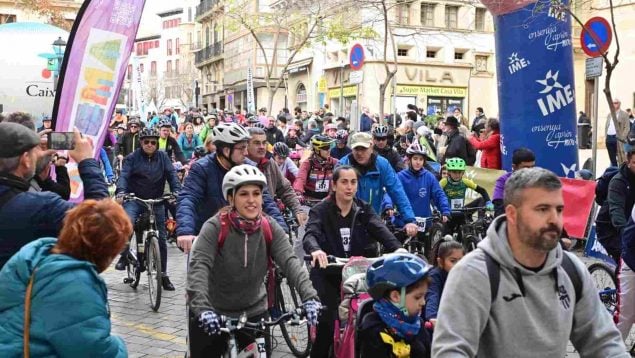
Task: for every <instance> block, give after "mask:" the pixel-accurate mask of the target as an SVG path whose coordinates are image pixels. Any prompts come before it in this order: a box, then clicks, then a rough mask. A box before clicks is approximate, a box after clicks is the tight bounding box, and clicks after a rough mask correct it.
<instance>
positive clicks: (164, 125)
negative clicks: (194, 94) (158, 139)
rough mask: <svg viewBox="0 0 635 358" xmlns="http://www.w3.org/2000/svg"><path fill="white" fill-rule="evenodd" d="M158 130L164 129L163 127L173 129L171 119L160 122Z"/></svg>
mask: <svg viewBox="0 0 635 358" xmlns="http://www.w3.org/2000/svg"><path fill="white" fill-rule="evenodd" d="M157 127H158V128H163V127H170V128H172V122H170V120H169V119H162V120H160V121H159V124H158V125H157Z"/></svg>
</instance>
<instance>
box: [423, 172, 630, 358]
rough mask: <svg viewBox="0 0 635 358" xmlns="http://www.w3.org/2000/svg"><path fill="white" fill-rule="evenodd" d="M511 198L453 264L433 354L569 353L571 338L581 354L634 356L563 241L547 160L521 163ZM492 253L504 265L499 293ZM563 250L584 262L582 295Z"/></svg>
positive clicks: (555, 182)
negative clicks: (541, 165) (542, 164)
mask: <svg viewBox="0 0 635 358" xmlns="http://www.w3.org/2000/svg"><path fill="white" fill-rule="evenodd" d="M504 205H505V215H504V216H499V217H498V218H496V219H495V220H494V222H493V223H492V225H491V226H490V227H489V230H488V232H487V237H486V238H485V240H483V242H481V243H480V244H479V245H478V249H476V250H474V251H473V252H472V253H470V254H469V255H467V256H466V257H465V258H463V259H462V260H461V261H460V262H459V263H458V264H457V265H456V266H454V268H453V269H452V271H450V275H449V277H448V280H447V282H446V286H445V288H444V291H443V297H442V298H441V305H440V308H439V314H438V321H437V324H436V326H435V330H434V340H433V344H432V356H433V357H436V358H444V357H452V358H455V357H474V356H479V357H515V358H522V357H528V358H529V357H532V358H533V357H564V356H565V355H566V350H567V344H568V342H569V340H571V342H573V345H574V347H575V348H576V349H577V350H578V352H579V353H580V356H581V357H624V358H626V357H628V356H629V355H628V353H626V348H625V347H624V344H623V343H622V340H621V337H620V334H619V332H618V331H617V329H616V327H615V325H614V324H613V322H612V319H611V316H610V314H609V313H608V311H607V310H606V309H605V308H604V306H603V305H602V303H601V302H600V300H599V297H598V293H597V290H596V288H595V284H594V283H593V280H592V279H591V276H590V274H589V273H588V271H587V269H586V267H585V266H584V264H583V263H582V262H581V261H580V260H579V259H578V258H576V257H575V256H574V255H572V254H569V253H567V252H564V251H563V250H562V249H561V247H560V245H558V241H559V239H560V234H561V231H562V225H563V221H562V210H563V208H564V200H563V196H562V184H561V183H560V180H559V179H558V177H556V175H555V174H553V173H552V172H550V171H548V170H545V169H541V168H531V169H521V170H518V171H515V172H514V174H513V175H512V176H511V177H510V179H509V180H508V181H507V184H506V185H505V197H504ZM486 255H489V256H490V257H491V258H492V260H493V261H492V262H495V263H497V264H498V266H499V268H500V271H499V275H500V276H499V281H498V282H499V285H498V290H497V292H498V294H497V295H495V296H494V297H492V292H496V291H495V290H491V287H490V282H491V281H490V276H489V274H488V271H490V272H491V271H492V269H491V267H492V265H490V270H488V268H487V266H488V265H487V259H486ZM564 255H568V258H569V259H570V261H571V263H572V269H575V270H577V273H578V275H577V277H578V278H579V281H580V282H579V284H580V285H579V286H581V287H580V289H579V292H581V295H580V297H576V289H575V288H576V287H575V285H574V283H573V280H572V279H571V277H570V276H569V273H567V271H565V269H564V268H563V266H562V262H563V256H564ZM496 296H498V297H496Z"/></svg>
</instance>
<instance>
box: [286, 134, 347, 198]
mask: <svg viewBox="0 0 635 358" xmlns="http://www.w3.org/2000/svg"><path fill="white" fill-rule="evenodd" d="M331 143H332V139H331V138H329V137H327V136H324V135H321V134H318V135H315V136H313V137H312V138H311V146H312V147H313V154H311V157H309V158H308V159H307V160H306V161H304V162H302V163H300V170H299V171H298V175H297V177H296V179H295V182H294V183H293V189H295V191H296V193H298V196H300V197H301V198H303V199H309V200H314V201H319V200H322V199H324V198H326V197H327V196H328V194H329V192H330V190H331V177H332V176H333V169H334V168H335V165H336V164H337V159H335V158H333V157H331Z"/></svg>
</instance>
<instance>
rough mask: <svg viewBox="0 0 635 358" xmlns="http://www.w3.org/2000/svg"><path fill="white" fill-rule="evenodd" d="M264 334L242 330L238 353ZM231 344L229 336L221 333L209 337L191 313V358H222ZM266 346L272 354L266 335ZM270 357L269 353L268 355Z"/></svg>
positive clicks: (189, 323) (258, 317)
mask: <svg viewBox="0 0 635 358" xmlns="http://www.w3.org/2000/svg"><path fill="white" fill-rule="evenodd" d="M268 317H269V316H268V315H267V314H262V315H259V316H255V317H249V318H248V319H247V321H249V322H257V321H259V320H260V319H262V318H265V319H267V318H268ZM261 335H262V333H257V332H255V331H254V330H250V329H241V330H239V331H238V332H236V343H237V344H238V351H239V352H240V350H241V349H244V348H245V347H247V346H248V345H249V344H251V343H252V342H253V341H254V339H256V338H257V337H259V336H261ZM228 342H229V334H227V333H221V334H215V335H209V334H207V333H205V331H204V330H203V329H202V328H201V327H199V321H198V317H194V315H193V314H192V312H191V311H190V312H189V320H188V344H189V349H190V355H189V357H192V358H197V357H201V358H208V357H210V358H221V357H223V354H225V352H226V351H227V348H228ZM265 344H266V346H267V351H268V352H271V341H270V338H269V335H268V334H267V335H265ZM267 356H269V353H268V354H267Z"/></svg>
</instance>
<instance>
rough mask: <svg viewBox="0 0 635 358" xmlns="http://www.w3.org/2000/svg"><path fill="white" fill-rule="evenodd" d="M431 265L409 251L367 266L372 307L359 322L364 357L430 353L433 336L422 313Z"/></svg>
mask: <svg viewBox="0 0 635 358" xmlns="http://www.w3.org/2000/svg"><path fill="white" fill-rule="evenodd" d="M431 268H432V267H431V266H429V265H428V264H426V262H425V261H423V260H422V259H421V258H419V257H418V256H416V255H413V254H406V253H404V254H390V255H386V256H384V257H383V258H381V259H379V260H378V261H375V262H374V263H373V264H372V265H371V266H370V267H369V268H368V270H367V272H366V283H367V284H368V292H369V293H370V295H371V296H372V298H373V303H372V305H373V310H372V312H370V313H368V314H366V315H364V316H363V318H362V321H361V323H359V333H358V339H359V341H358V344H359V353H360V356H361V357H371V356H372V357H430V347H431V345H432V338H431V336H430V334H429V332H428V331H427V330H426V329H425V327H424V323H423V319H422V318H421V316H420V315H421V311H422V309H423V307H424V306H425V295H426V292H427V290H428V286H429V284H430V279H429V274H430V270H431ZM368 304H370V303H368Z"/></svg>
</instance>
